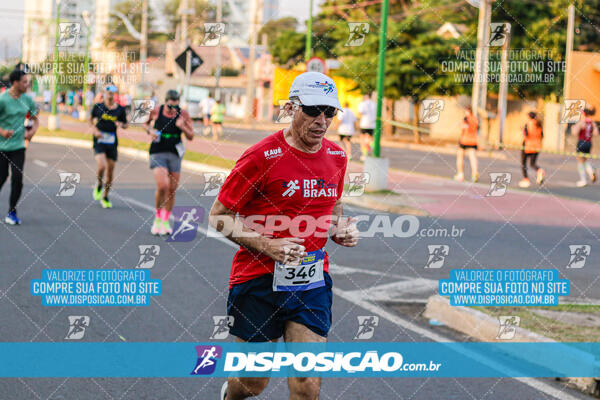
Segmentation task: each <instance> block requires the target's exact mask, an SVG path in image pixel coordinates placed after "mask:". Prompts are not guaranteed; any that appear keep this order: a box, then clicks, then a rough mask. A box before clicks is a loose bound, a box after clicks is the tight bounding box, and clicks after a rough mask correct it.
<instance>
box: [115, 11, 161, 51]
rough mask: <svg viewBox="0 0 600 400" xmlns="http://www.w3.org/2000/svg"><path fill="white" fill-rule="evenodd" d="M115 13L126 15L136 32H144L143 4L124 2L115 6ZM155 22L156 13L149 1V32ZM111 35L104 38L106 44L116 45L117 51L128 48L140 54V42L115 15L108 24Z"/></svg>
mask: <svg viewBox="0 0 600 400" xmlns="http://www.w3.org/2000/svg"><path fill="white" fill-rule="evenodd" d="M114 9H115V11H118V12H120V13H122V14H124V15H125V16H126V17H127V19H128V20H129V21H130V22H131V24H132V25H133V27H134V28H135V30H137V31H138V32H140V31H141V30H142V2H141V1H139V0H124V1H122V2H120V3H118V4H116V5H115V6H114ZM152 21H154V12H153V11H152V8H151V7H150V1H148V30H150V27H151V26H152ZM108 32H109V34H108V35H107V36H106V37H105V38H104V42H105V44H111V45H114V46H115V48H117V49H122V48H124V47H127V48H129V49H133V50H134V51H136V52H138V54H139V49H140V41H139V40H137V39H135V38H134V37H133V36H131V34H130V33H129V31H128V30H127V27H126V26H125V24H124V23H123V21H122V20H121V19H120V18H119V17H117V16H116V15H114V14H111V16H110V20H109V24H108Z"/></svg>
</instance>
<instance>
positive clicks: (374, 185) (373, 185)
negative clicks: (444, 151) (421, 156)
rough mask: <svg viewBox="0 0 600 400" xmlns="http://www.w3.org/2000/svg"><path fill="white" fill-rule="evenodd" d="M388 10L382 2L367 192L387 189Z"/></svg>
mask: <svg viewBox="0 0 600 400" xmlns="http://www.w3.org/2000/svg"><path fill="white" fill-rule="evenodd" d="M388 9H389V0H384V1H383V4H382V7H381V23H380V24H379V62H378V65H377V89H376V90H377V119H376V121H375V132H374V143H373V157H367V158H366V160H365V166H364V169H365V172H368V173H369V174H370V177H371V179H370V180H369V183H368V184H367V189H369V190H385V189H387V172H388V168H389V160H388V159H387V158H381V157H380V156H381V146H380V141H381V114H382V109H383V107H382V105H383V104H382V103H383V91H384V84H383V79H384V76H385V49H386V46H387V17H388Z"/></svg>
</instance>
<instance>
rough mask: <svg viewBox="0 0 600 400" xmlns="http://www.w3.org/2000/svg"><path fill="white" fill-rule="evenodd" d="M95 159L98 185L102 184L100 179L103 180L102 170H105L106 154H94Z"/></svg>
mask: <svg viewBox="0 0 600 400" xmlns="http://www.w3.org/2000/svg"><path fill="white" fill-rule="evenodd" d="M94 158H95V159H96V166H97V168H96V170H97V173H96V176H97V178H98V186H102V181H103V180H104V171H105V170H106V154H104V153H99V154H96V155H95V156H94Z"/></svg>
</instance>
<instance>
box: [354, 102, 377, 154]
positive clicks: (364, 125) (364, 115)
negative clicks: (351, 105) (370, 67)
mask: <svg viewBox="0 0 600 400" xmlns="http://www.w3.org/2000/svg"><path fill="white" fill-rule="evenodd" d="M358 113H359V114H360V125H359V126H360V132H361V133H360V148H361V153H362V155H361V157H360V159H361V160H363V161H364V159H365V157H367V156H370V155H371V150H372V148H373V132H374V130H375V120H376V119H377V104H375V102H374V101H373V100H372V99H371V95H370V94H365V95H364V96H363V101H362V102H361V103H360V105H359V106H358Z"/></svg>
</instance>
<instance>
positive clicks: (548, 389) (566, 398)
mask: <svg viewBox="0 0 600 400" xmlns="http://www.w3.org/2000/svg"><path fill="white" fill-rule="evenodd" d="M115 197H118V198H120V199H122V200H123V201H126V202H129V203H131V204H135V205H136V206H138V207H140V208H143V209H145V210H148V211H154V207H152V206H150V205H148V204H145V203H142V202H141V201H138V200H135V199H133V198H131V197H128V196H121V195H117V194H115ZM198 231H199V232H202V233H203V234H205V235H206V234H207V231H206V229H204V228H202V227H200V226H198ZM214 239H216V240H218V241H220V242H222V243H225V244H227V245H228V246H231V247H233V248H235V249H238V248H239V246H238V245H237V244H235V243H233V242H231V241H229V240H228V239H227V238H225V237H224V236H223V237H214ZM340 267H343V268H347V269H348V270H349V269H355V270H356V269H358V268H352V267H344V266H340ZM333 293H335V294H336V295H338V296H340V297H341V298H343V299H344V300H347V301H348V302H350V303H353V304H355V305H357V306H359V307H361V308H364V309H365V310H367V311H370V312H373V313H375V314H377V315H379V316H380V317H382V318H385V319H387V320H388V321H390V322H392V323H393V324H395V325H397V326H400V327H403V328H405V329H408V330H411V331H413V332H415V333H417V334H419V335H421V336H424V337H426V338H429V339H431V340H434V341H436V342H440V343H451V342H453V341H452V340H450V339H449V338H446V337H444V336H442V335H439V334H437V333H435V332H431V331H429V330H427V329H424V328H422V327H420V326H418V325H416V324H414V323H412V322H410V321H407V320H405V319H404V318H401V317H399V316H397V315H395V314H392V313H390V312H389V311H387V310H385V309H383V308H382V307H380V306H378V305H376V304H373V303H370V302H368V301H366V300H363V299H361V298H359V297H357V296H355V295H353V294H352V292H351V291H344V290H341V289H338V288H333ZM463 354H467V355H469V357H471V358H473V359H475V360H478V361H480V362H481V363H484V364H486V365H488V366H490V367H492V368H494V369H497V370H500V371H506V367H505V366H503V365H500V364H497V363H496V362H495V361H493V360H491V359H488V358H487V357H484V356H482V355H480V354H478V353H475V352H469V351H465V352H464V353H463ZM510 372H514V373H513V375H515V376H517V375H518V372H517V371H510ZM513 379H516V380H518V381H519V382H522V383H524V384H526V385H528V386H531V387H532V388H534V389H536V390H539V391H540V392H543V393H546V394H547V395H549V396H552V397H555V398H557V399H559V400H579V399H577V398H576V397H573V396H571V395H569V394H567V393H564V392H562V391H560V390H559V389H556V388H554V387H552V386H550V385H548V384H547V383H545V382H542V381H540V380H538V379H535V378H513Z"/></svg>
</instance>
